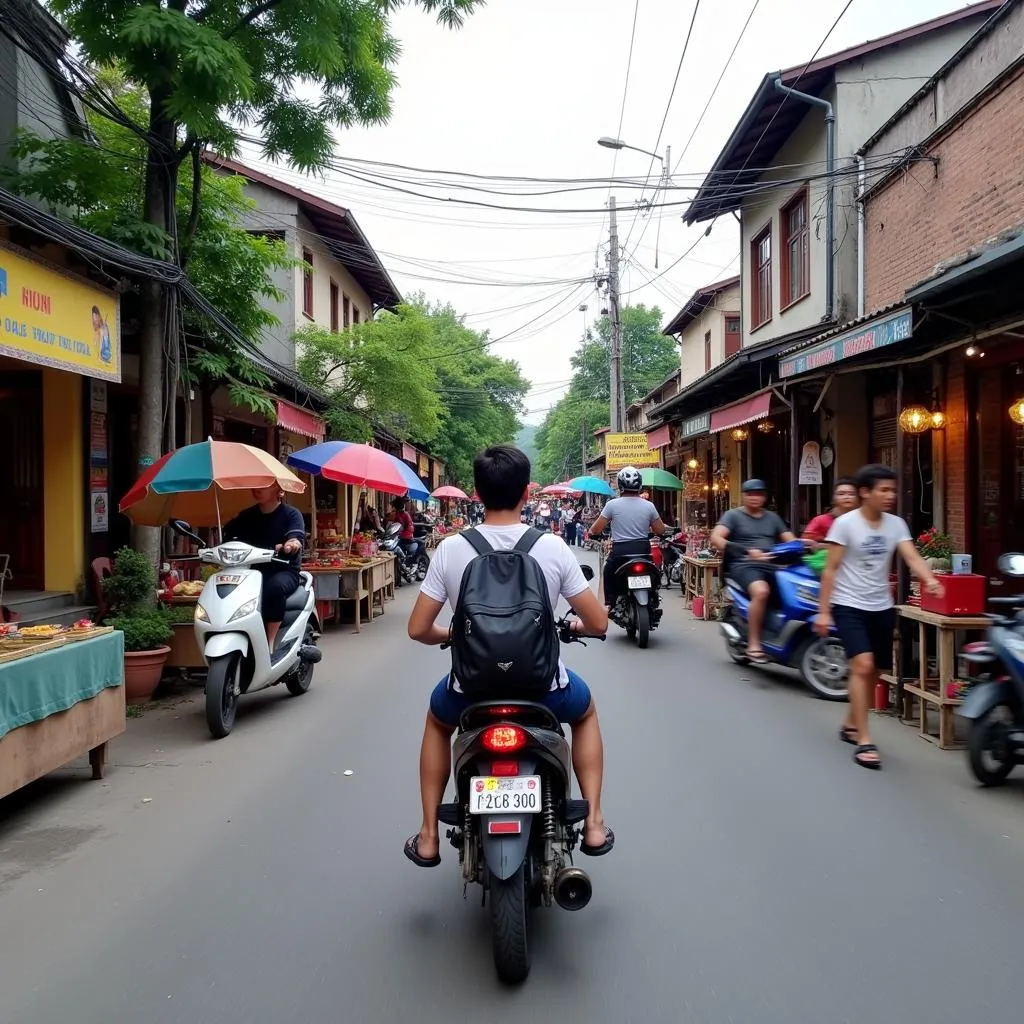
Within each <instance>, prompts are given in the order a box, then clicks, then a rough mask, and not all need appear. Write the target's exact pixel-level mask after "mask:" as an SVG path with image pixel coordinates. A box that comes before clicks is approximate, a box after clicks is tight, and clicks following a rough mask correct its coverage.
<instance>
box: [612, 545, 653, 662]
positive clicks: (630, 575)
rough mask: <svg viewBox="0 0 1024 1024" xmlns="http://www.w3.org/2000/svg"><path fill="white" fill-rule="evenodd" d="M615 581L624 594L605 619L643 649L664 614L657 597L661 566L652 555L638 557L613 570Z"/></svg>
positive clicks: (615, 602)
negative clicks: (623, 631)
mask: <svg viewBox="0 0 1024 1024" xmlns="http://www.w3.org/2000/svg"><path fill="white" fill-rule="evenodd" d="M615 578H616V581H617V582H618V583H619V586H620V587H621V586H625V593H624V594H619V595H618V596H617V597H616V598H615V601H614V602H613V603H612V607H611V611H610V612H609V613H608V617H609V618H610V619H611V620H612V622H614V623H615V624H616V625H617V626H621V627H622V629H624V630H625V631H626V636H628V637H629V639H630V640H635V641H636V645H637V647H639V648H640V649H641V650H643V649H644V648H646V647H647V643H648V640H649V638H650V633H651V630H652V629H657V628H658V624H659V623H660V622H661V616H662V613H663V611H664V609H662V607H661V600H660V598H659V596H658V590H659V584H660V583H661V567H660V566H659V565H658V564H657V563H656V562H655V560H654V557H653V555H638V556H636V557H634V558H630V559H629V561H627V562H623V563H622V565H620V566H619V567H618V569H616V570H615Z"/></svg>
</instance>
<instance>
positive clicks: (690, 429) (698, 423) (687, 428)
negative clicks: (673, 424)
mask: <svg viewBox="0 0 1024 1024" xmlns="http://www.w3.org/2000/svg"><path fill="white" fill-rule="evenodd" d="M710 429H711V413H710V412H702V413H700V415H698V416H691V417H690V418H689V419H688V420H683V429H682V435H683V437H684V438H689V437H699V436H700V435H701V434H706V433H707V432H708V431H709V430H710Z"/></svg>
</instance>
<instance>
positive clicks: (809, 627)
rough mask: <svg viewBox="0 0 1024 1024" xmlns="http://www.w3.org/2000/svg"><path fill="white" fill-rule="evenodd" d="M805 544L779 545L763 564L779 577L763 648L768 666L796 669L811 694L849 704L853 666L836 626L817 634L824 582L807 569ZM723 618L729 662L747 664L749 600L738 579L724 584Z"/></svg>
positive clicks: (722, 627)
mask: <svg viewBox="0 0 1024 1024" xmlns="http://www.w3.org/2000/svg"><path fill="white" fill-rule="evenodd" d="M806 553H807V549H806V547H805V545H804V542H803V541H800V540H791V541H786V542H784V543H782V544H776V545H775V547H773V548H772V549H771V551H770V552H769V555H770V557H771V561H769V562H764V563H761V564H763V565H764V566H765V567H766V568H768V569H771V570H772V571H773V572H774V573H775V586H774V588H773V594H772V599H771V601H770V603H769V605H768V609H767V612H766V613H765V621H764V629H763V631H762V636H761V647H762V648H763V650H764V653H765V655H766V656H767V658H768V661H769V663H771V664H776V665H783V666H785V667H787V668H795V669H796V670H797V671H798V672H799V673H800V678H801V679H802V680H803V681H804V683H805V684H806V685H807V687H808V688H809V689H810V691H811V692H812V693H813V694H814V695H815V696H816V697H820V698H821V699H822V700H835V701H840V700H846V697H847V679H848V675H849V666H848V664H847V660H846V652H845V651H844V650H843V645H842V644H841V643H840V642H839V638H838V637H837V636H836V634H835V627H834V626H833V628H832V630H831V631H830V633H829V635H828V636H826V637H821V636H818V634H817V633H815V632H814V618H815V616H816V615H817V614H818V592H819V590H820V589H821V580H820V579H819V578H818V575H817V574H816V573H815V572H814V570H813V569H811V568H810V567H808V566H806V565H804V563H803V558H804V555H805V554H806ZM725 589H726V597H727V600H728V604H727V606H726V612H725V617H724V618H723V619H722V622H721V623H720V626H721V630H722V634H723V636H724V637H725V647H726V650H727V651H728V653H729V657H730V658H732V660H733V661H735V662H736V664H738V665H746V664H747V663H748V662H749V660H750V659H749V658H748V657H747V653H746V652H747V616H748V615H749V611H750V597H749V596H748V594H747V592H746V591H745V590H744V589H743V588H742V587H740V586H739V585H738V584H737V583H736V582H735V581H734V580H732V579H729V578H728V577H726V580H725Z"/></svg>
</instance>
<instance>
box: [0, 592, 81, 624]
mask: <svg viewBox="0 0 1024 1024" xmlns="http://www.w3.org/2000/svg"><path fill="white" fill-rule="evenodd" d="M74 603H75V595H74V594H72V593H71V592H70V591H63V590H7V591H5V592H4V607H6V608H10V610H11V611H12V612H17V613H18V614H19V615H20V616H22V618H24V617H25V616H26V615H32V616H35V615H42V614H44V613H46V612H56V611H60V610H61V609H63V608H69V607H71V606H72V605H73V604H74Z"/></svg>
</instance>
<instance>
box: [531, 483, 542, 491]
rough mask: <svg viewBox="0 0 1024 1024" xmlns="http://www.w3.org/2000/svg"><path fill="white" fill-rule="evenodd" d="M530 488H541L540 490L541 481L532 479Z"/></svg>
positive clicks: (535, 489)
mask: <svg viewBox="0 0 1024 1024" xmlns="http://www.w3.org/2000/svg"><path fill="white" fill-rule="evenodd" d="M529 489H530V490H531V491H539V490H540V484H539V483H537V482H536V481H532V482H531V483H530V487H529Z"/></svg>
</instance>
